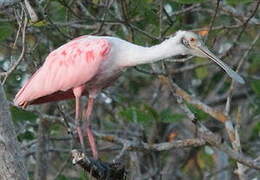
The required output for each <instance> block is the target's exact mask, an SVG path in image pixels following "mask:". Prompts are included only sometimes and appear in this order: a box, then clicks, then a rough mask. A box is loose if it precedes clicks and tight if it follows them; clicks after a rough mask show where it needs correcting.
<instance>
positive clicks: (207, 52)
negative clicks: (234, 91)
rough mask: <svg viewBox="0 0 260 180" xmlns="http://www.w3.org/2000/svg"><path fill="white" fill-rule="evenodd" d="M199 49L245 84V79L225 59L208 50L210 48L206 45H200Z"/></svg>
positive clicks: (231, 75)
mask: <svg viewBox="0 0 260 180" xmlns="http://www.w3.org/2000/svg"><path fill="white" fill-rule="evenodd" d="M198 49H199V50H200V51H201V53H203V54H204V55H205V56H207V57H208V58H210V59H211V60H213V61H214V62H215V63H217V64H218V65H219V66H220V67H222V68H223V69H224V70H225V71H226V73H227V74H228V75H229V76H230V77H231V78H232V79H234V80H235V81H237V82H239V83H241V84H244V83H245V80H244V79H243V78H242V77H241V76H240V75H239V74H238V73H236V72H235V71H233V69H231V68H230V67H229V66H228V65H226V64H225V63H224V62H223V61H221V60H220V59H219V58H218V57H217V56H215V55H214V54H213V53H212V52H210V51H209V50H208V48H206V47H205V46H200V47H198Z"/></svg>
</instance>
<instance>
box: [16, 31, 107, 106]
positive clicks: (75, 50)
mask: <svg viewBox="0 0 260 180" xmlns="http://www.w3.org/2000/svg"><path fill="white" fill-rule="evenodd" d="M110 50H111V43H110V42H109V40H108V39H106V38H93V37H90V38H89V37H88V36H82V37H79V38H76V39H74V40H72V41H70V42H68V43H66V44H64V45H63V46H61V47H59V48H58V49H56V50H54V51H52V52H51V53H50V54H49V55H48V57H47V58H46V60H45V62H44V64H43V65H42V67H40V68H39V69H38V70H37V72H35V74H34V75H33V76H32V77H31V78H30V79H29V80H28V81H27V83H26V84H25V85H24V86H23V87H22V88H21V89H20V91H19V92H18V93H17V95H16V97H15V100H14V103H15V104H16V105H18V106H23V105H25V104H30V103H34V101H35V102H36V103H37V101H38V102H46V101H52V100H53V99H54V100H60V99H64V98H71V97H73V94H72V91H71V89H72V88H75V87H78V86H80V85H82V84H85V83H86V82H88V81H89V80H90V79H91V78H92V77H94V76H95V74H96V73H97V72H98V69H99V67H100V65H101V64H102V63H103V62H105V61H106V60H107V57H108V56H109V53H110ZM44 98H45V99H44ZM51 98H52V99H51Z"/></svg>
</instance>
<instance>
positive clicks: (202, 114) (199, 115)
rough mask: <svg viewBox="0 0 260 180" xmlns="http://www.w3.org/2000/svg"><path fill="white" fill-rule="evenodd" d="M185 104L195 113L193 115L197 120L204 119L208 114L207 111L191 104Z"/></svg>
mask: <svg viewBox="0 0 260 180" xmlns="http://www.w3.org/2000/svg"><path fill="white" fill-rule="evenodd" d="M187 106H188V108H189V109H190V110H191V112H193V113H194V114H195V116H196V118H197V119H198V120H204V119H206V118H207V117H208V116H209V115H208V114H207V113H205V112H204V111H202V110H200V109H198V108H196V107H195V106H193V105H191V104H188V103H187Z"/></svg>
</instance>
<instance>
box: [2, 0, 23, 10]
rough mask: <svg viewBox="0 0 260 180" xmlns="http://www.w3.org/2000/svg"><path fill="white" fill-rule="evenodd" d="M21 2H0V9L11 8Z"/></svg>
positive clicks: (10, 0)
mask: <svg viewBox="0 0 260 180" xmlns="http://www.w3.org/2000/svg"><path fill="white" fill-rule="evenodd" d="M20 1H21V0H0V9H3V8H6V7H7V6H11V5H13V4H15V3H17V2H20Z"/></svg>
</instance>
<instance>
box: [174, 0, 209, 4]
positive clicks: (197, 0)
mask: <svg viewBox="0 0 260 180" xmlns="http://www.w3.org/2000/svg"><path fill="white" fill-rule="evenodd" d="M203 1H204V0H176V2H177V3H180V4H192V3H201V2H203Z"/></svg>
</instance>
